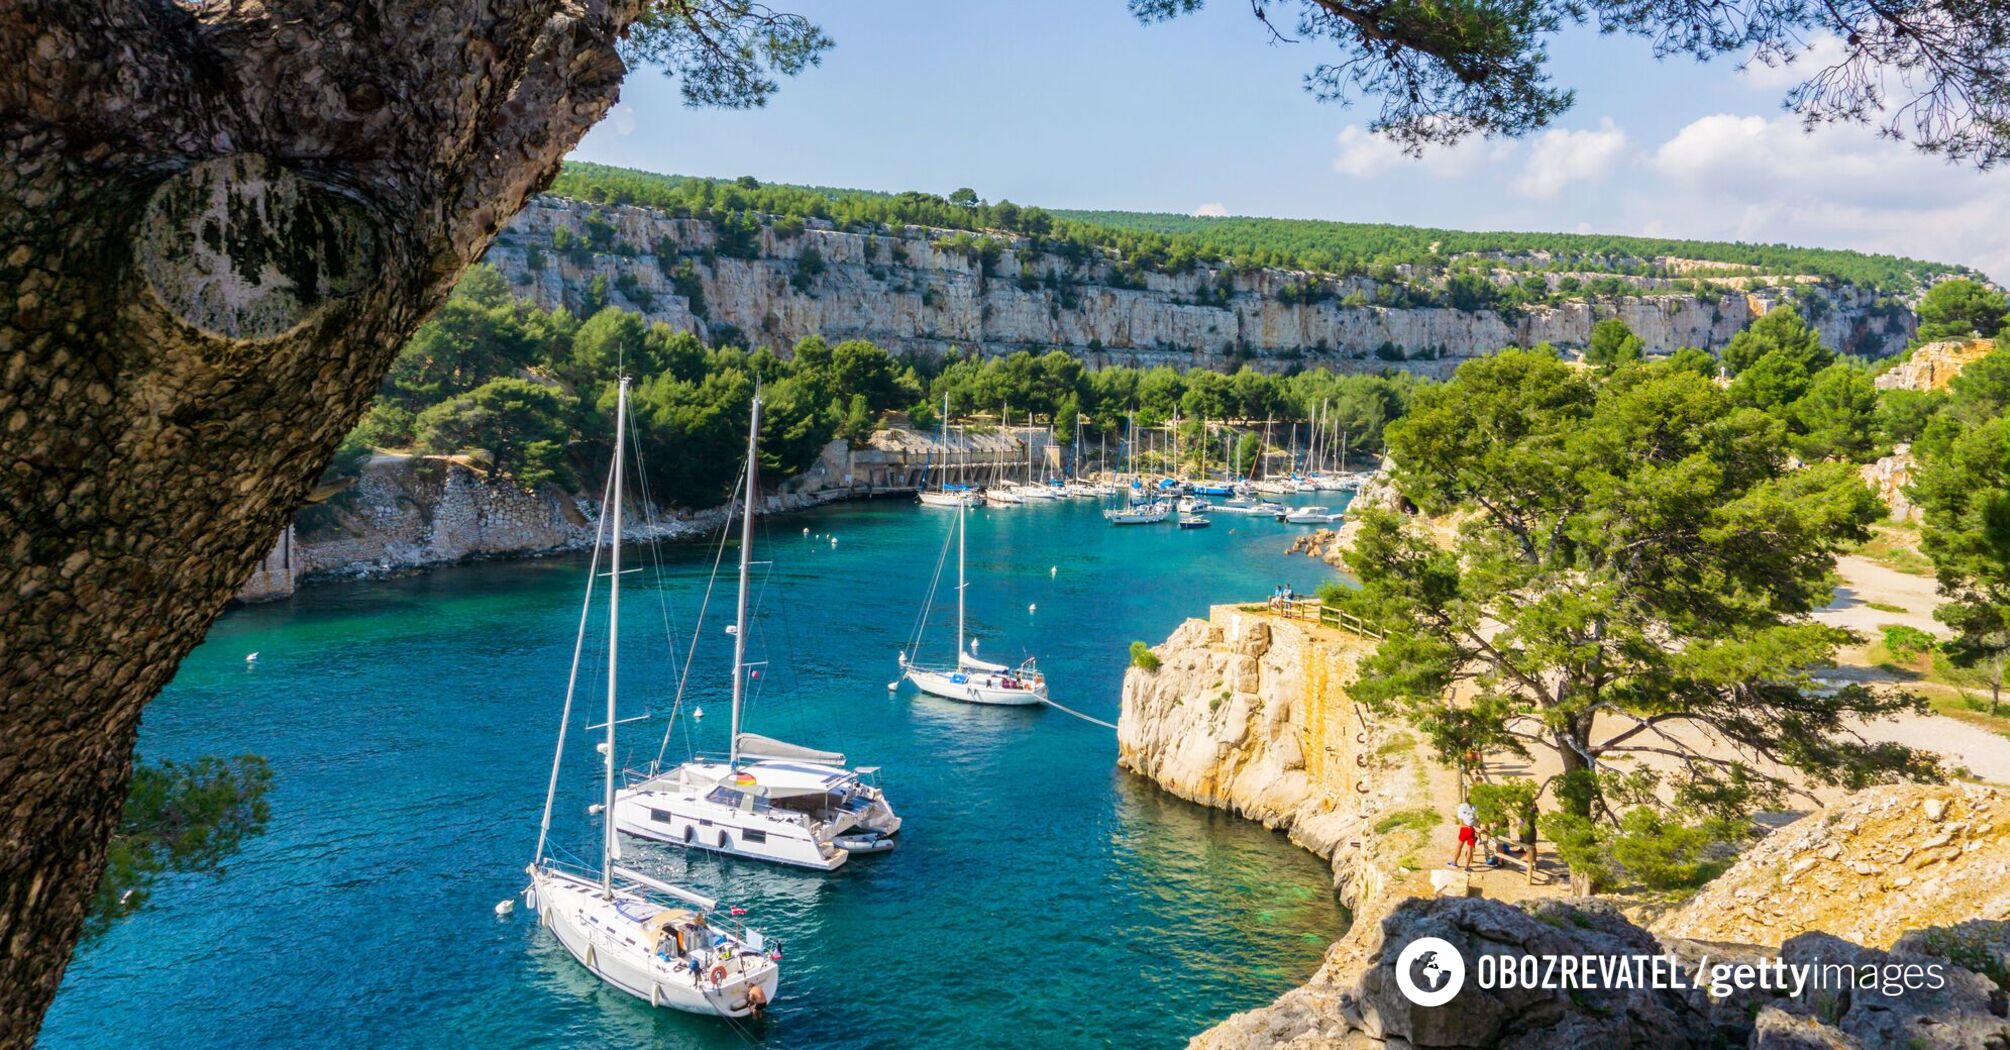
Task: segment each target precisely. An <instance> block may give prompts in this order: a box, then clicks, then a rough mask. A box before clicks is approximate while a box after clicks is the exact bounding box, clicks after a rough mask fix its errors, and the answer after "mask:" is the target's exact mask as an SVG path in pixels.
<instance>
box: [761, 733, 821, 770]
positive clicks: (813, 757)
mask: <svg viewBox="0 0 2010 1050" xmlns="http://www.w3.org/2000/svg"><path fill="white" fill-rule="evenodd" d="M740 753H741V754H743V755H745V756H747V757H748V758H778V759H782V760H784V761H794V762H810V763H813V764H816V765H820V766H841V765H844V764H845V763H844V753H843V752H841V751H819V750H817V749H816V748H813V747H804V746H802V745H801V744H791V743H789V742H788V741H786V740H776V739H775V738H774V737H770V736H761V735H760V734H758V733H741V734H740Z"/></svg>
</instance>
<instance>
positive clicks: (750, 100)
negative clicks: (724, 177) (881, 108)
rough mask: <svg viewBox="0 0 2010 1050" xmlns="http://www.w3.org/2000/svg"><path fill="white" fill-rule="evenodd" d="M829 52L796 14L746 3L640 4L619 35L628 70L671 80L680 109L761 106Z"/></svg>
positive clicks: (821, 36) (721, 0)
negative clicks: (650, 71) (651, 71)
mask: <svg viewBox="0 0 2010 1050" xmlns="http://www.w3.org/2000/svg"><path fill="white" fill-rule="evenodd" d="M830 48H831V39H830V37H828V36H825V35H824V32H823V30H822V29H820V28H818V27H817V25H816V23H814V22H811V21H810V20H809V19H807V18H804V17H802V16H801V15H795V14H788V13H786V12H781V11H776V10H774V9H773V8H770V7H768V6H766V5H764V4H758V3H747V2H745V0H693V2H682V3H674V4H671V3H666V4H644V5H642V8H641V10H640V12H639V13H638V14H637V16H636V19H635V21H634V22H633V23H631V24H630V25H629V26H628V29H627V31H626V32H625V33H623V34H622V43H621V57H622V60H623V61H624V62H626V63H627V65H628V68H630V69H634V68H636V67H637V66H641V65H651V66H656V67H658V68H660V69H661V70H663V72H664V74H665V75H666V76H670V77H673V78H675V79H676V81H677V89H678V91H679V92H681V93H682V94H683V96H684V102H685V104H686V105H691V106H718V107H722V108H725V109H750V108H756V107H759V106H764V105H766V104H767V102H768V99H769V98H770V97H772V96H773V95H774V93H775V91H776V90H777V88H778V86H779V85H778V84H777V82H776V80H777V78H778V77H790V76H795V75H796V74H798V73H801V72H802V71H803V70H805V69H808V68H810V67H811V66H814V65H817V64H818V63H820V62H822V61H823V55H824V52H825V51H828V50H830ZM748 181H749V182H752V181H753V180H752V179H749V180H748ZM756 185H758V183H757V184H756ZM603 199H607V198H603Z"/></svg>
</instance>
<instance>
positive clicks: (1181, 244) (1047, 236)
mask: <svg viewBox="0 0 2010 1050" xmlns="http://www.w3.org/2000/svg"><path fill="white" fill-rule="evenodd" d="M550 192H551V193H553V194H556V195H558V196H562V197H570V198H573V199H577V200H584V201H588V202H591V203H596V204H634V205H640V206H643V207H649V208H655V209H659V210H662V211H666V212H669V213H671V214H673V215H680V216H688V217H693V218H703V219H707V220H710V221H712V222H715V223H718V224H719V225H720V226H721V230H722V234H723V235H724V236H726V237H729V238H730V237H732V236H733V235H734V234H735V233H736V232H739V233H750V232H751V231H752V230H753V229H754V228H756V227H758V226H759V225H761V224H762V223H763V222H764V221H767V220H770V219H773V220H779V222H780V223H781V225H782V226H783V227H784V228H789V227H790V226H792V225H795V224H799V223H801V222H802V221H804V220H807V219H812V218H814V219H821V220H824V221H827V222H830V223H832V224H833V225H835V226H837V227H839V228H844V229H861V228H880V227H887V226H902V225H913V226H931V227H938V228H943V229H952V230H961V231H967V232H970V233H986V232H995V233H1006V234H1011V235H1015V236H1019V237H1025V238H1028V239H1030V240H1031V241H1033V242H1034V244H1035V245H1036V246H1037V247H1038V248H1039V249H1041V250H1043V251H1046V252H1051V253H1055V254H1058V255H1061V256H1063V257H1066V258H1069V259H1073V260H1076V261H1081V260H1086V259H1093V258H1098V257H1103V256H1107V255H1108V254H1110V253H1114V254H1115V255H1116V256H1117V266H1118V268H1119V269H1120V270H1145V271H1154V272H1162V273H1185V272H1188V271H1190V270H1192V269H1193V268H1194V267H1195V266H1196V265H1202V264H1205V265H1211V266H1226V267H1229V268H1231V269H1236V270H1252V269H1256V268H1261V267H1277V268H1282V269H1295V270H1310V271H1318V272H1322V273H1328V274H1333V275H1335V276H1363V277H1371V278H1374V279H1376V280H1378V281H1383V282H1392V283H1403V284H1416V285H1421V284H1429V285H1442V284H1447V283H1454V284H1456V283H1458V282H1459V281H1461V280H1465V281H1470V280H1471V279H1472V277H1473V275H1475V274H1477V273H1482V272H1485V273H1488V274H1489V275H1491V271H1496V270H1504V271H1511V272H1519V273H1522V274H1524V275H1525V276H1524V277H1523V278H1522V279H1521V280H1519V281H1513V282H1508V283H1507V289H1506V290H1507V292H1509V293H1511V294H1512V295H1513V296H1514V302H1515V303H1529V302H1537V301H1548V300H1554V299H1555V298H1557V297H1559V296H1561V297H1563V298H1569V297H1572V296H1577V295H1582V294H1591V295H1598V294H1622V290H1621V288H1620V287H1619V286H1618V285H1617V284H1616V283H1614V284H1613V285H1612V286H1611V287H1605V288H1603V289H1602V290H1601V287H1600V286H1597V285H1595V284H1593V283H1591V282H1583V283H1581V282H1580V281H1579V280H1578V279H1576V278H1575V277H1571V278H1567V279H1564V280H1562V281H1560V282H1558V283H1556V284H1550V283H1548V282H1545V281H1544V280H1543V279H1542V278H1541V277H1540V276H1539V275H1540V274H1543V273H1570V274H1585V273H1590V274H1604V275H1613V276H1622V275H1623V276H1627V277H1643V278H1652V277H1659V278H1666V279H1669V280H1671V281H1676V282H1680V283H1678V284H1677V285H1675V286H1674V287H1672V288H1671V289H1670V290H1677V291H1682V290H1687V291H1700V290H1701V285H1700V284H1698V283H1697V282H1698V279H1699V278H1710V277H1741V278H1753V279H1761V283H1763V280H1762V279H1763V278H1778V277H1790V276H1807V277H1817V278H1820V279H1822V280H1824V281H1827V282H1832V283H1836V284H1847V285H1854V286H1856V287H1859V288H1863V289H1868V290H1873V291H1876V292H1879V293H1883V294H1886V295H1890V296H1893V297H1897V298H1906V299H1909V298H1911V297H1913V296H1915V295H1917V294H1918V293H1920V292H1921V291H1923V290H1924V288H1925V287H1926V286H1927V285H1929V284H1931V283H1932V282H1933V281H1934V280H1936V279H1939V278H1942V277H1946V276H1953V275H1961V274H1967V273H1969V271H1968V270H1967V269H1966V268H1964V267H1959V266H1952V265H1947V264H1942V263H1934V262H1927V261H1922V260H1918V259H1909V258H1901V257H1898V256H1890V255H1875V254H1870V253H1865V252H1856V251H1847V250H1842V249H1828V248H1800V247H1793V246H1790V245H1784V244H1746V243H1740V242H1730V241H1695V240H1679V239H1671V238H1648V237H1625V236H1618V235H1604V234H1566V233H1512V232H1468V231H1459V230H1443V229H1433V228H1429V227H1418V226H1402V225H1394V224H1386V223H1350V222H1330V221H1324V220H1313V219H1262V218H1205V217H1196V216H1190V215H1175V214H1167V213H1150V212H1128V211H1075V210H1065V209H1046V208H1039V207H1033V206H1029V205H1021V204H1016V203H1014V202H1012V201H1009V200H1001V201H997V202H990V201H985V200H982V199H980V198H978V197H977V195H976V193H975V191H973V190H969V189H967V188H965V189H959V190H956V191H954V192H952V193H950V194H949V195H947V196H941V195H937V194H932V193H923V192H918V191H907V192H903V193H883V192H876V191H870V190H853V189H840V188H833V187H826V186H791V185H782V184H772V183H762V182H760V181H759V180H757V179H754V178H752V177H747V176H742V177H741V178H738V179H708V178H697V177H692V176H682V175H659V174H655V173H652V172H644V171H636V170H632V169H627V168H617V167H610V166H607V165H601V164H591V163H585V162H577V161H575V162H568V163H567V164H566V165H565V167H564V169H563V170H562V171H561V172H560V174H559V176H558V178H557V180H556V181H554V182H553V184H552V186H551V188H550ZM997 247H999V248H1002V247H1003V245H998V246H997ZM1536 253H1541V254H1540V255H1538V254H1536ZM1545 256H1546V257H1545ZM1662 257H1674V258H1679V259H1685V260H1696V261H1698V262H1702V263H1706V264H1707V263H1721V264H1722V267H1721V268H1719V267H1711V266H1704V267H1701V268H1695V267H1692V268H1688V269H1685V270H1681V271H1677V270H1675V269H1671V268H1668V267H1665V266H1662V265H1660V264H1659V263H1658V262H1657V259H1659V258H1662ZM1494 283H1501V280H1500V278H1498V277H1495V278H1494ZM1559 285H1560V286H1559ZM1464 300H1465V301H1464V302H1458V303H1452V304H1451V305H1454V306H1459V307H1461V308H1468V309H1474V308H1485V307H1490V306H1494V305H1496V302H1495V301H1494V298H1493V297H1492V296H1490V295H1487V294H1481V295H1478V296H1474V295H1472V294H1471V293H1470V290H1469V289H1468V291H1467V294H1465V295H1464Z"/></svg>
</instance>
